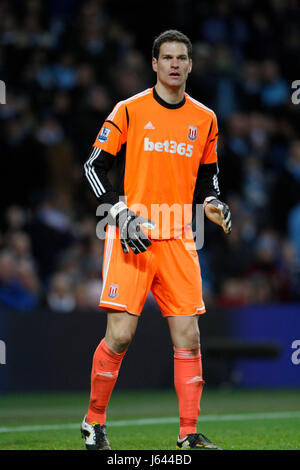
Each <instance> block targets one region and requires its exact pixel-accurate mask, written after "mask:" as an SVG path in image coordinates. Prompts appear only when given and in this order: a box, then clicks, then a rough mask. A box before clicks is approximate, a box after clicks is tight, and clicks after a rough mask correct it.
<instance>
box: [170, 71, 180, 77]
mask: <svg viewBox="0 0 300 470" xmlns="http://www.w3.org/2000/svg"><path fill="white" fill-rule="evenodd" d="M169 77H172V78H179V77H180V73H179V72H171V73H169Z"/></svg>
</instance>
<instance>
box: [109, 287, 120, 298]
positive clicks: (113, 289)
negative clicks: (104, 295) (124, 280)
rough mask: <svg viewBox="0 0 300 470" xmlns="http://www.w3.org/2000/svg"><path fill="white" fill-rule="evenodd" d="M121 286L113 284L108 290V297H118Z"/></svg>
mask: <svg viewBox="0 0 300 470" xmlns="http://www.w3.org/2000/svg"><path fill="white" fill-rule="evenodd" d="M118 290H119V284H111V285H110V286H109V289H108V297H110V298H111V299H115V298H116V297H117V295H118Z"/></svg>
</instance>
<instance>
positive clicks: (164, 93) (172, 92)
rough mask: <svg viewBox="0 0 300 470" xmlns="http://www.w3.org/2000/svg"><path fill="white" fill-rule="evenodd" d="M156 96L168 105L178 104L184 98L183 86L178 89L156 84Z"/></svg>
mask: <svg viewBox="0 0 300 470" xmlns="http://www.w3.org/2000/svg"><path fill="white" fill-rule="evenodd" d="M155 90H156V92H157V94H158V95H159V96H160V97H161V98H162V99H163V100H164V101H166V102H167V103H169V104H177V103H180V102H181V101H182V100H183V98H184V91H185V86H184V85H183V86H181V87H178V88H168V87H166V86H165V85H163V84H162V83H161V82H157V83H156V85H155Z"/></svg>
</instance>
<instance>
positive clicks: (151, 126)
mask: <svg viewBox="0 0 300 470" xmlns="http://www.w3.org/2000/svg"><path fill="white" fill-rule="evenodd" d="M144 129H155V127H154V126H153V124H152V122H151V121H149V122H148V124H146V125H145V127H144Z"/></svg>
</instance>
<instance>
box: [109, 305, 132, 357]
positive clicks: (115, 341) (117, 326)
mask: <svg viewBox="0 0 300 470" xmlns="http://www.w3.org/2000/svg"><path fill="white" fill-rule="evenodd" d="M136 326H137V318H135V317H132V315H131V316H129V315H128V314H127V313H126V312H124V313H122V314H118V313H116V314H112V315H110V316H108V322H107V329H106V334H105V341H106V344H107V345H108V347H109V348H110V349H112V350H113V351H115V352H117V353H122V352H124V351H125V350H126V349H127V348H128V346H129V344H130V343H131V341H132V339H133V337H134V335H135V331H136Z"/></svg>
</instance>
